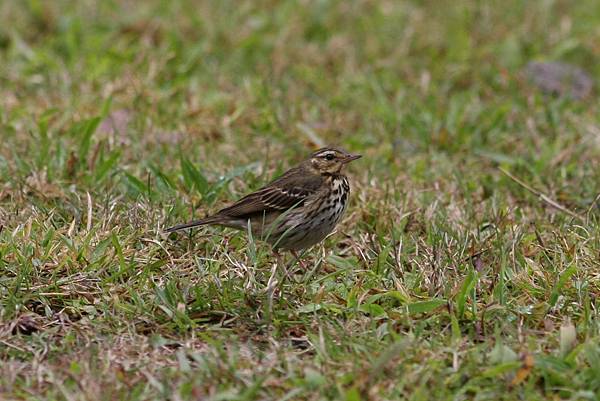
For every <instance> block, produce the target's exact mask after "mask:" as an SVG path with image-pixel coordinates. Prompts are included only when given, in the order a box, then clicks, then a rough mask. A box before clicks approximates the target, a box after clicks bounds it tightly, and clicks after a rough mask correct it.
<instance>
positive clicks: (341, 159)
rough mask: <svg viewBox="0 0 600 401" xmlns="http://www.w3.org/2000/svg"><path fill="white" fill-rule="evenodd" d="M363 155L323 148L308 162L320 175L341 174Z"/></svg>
mask: <svg viewBox="0 0 600 401" xmlns="http://www.w3.org/2000/svg"><path fill="white" fill-rule="evenodd" d="M360 157H361V155H353V154H352V153H348V152H346V151H345V150H342V149H337V148H323V149H319V150H317V151H316V152H315V153H313V154H312V155H311V156H310V159H308V160H307V162H308V164H309V166H310V168H311V169H312V170H313V171H315V172H316V173H318V174H323V175H331V174H339V173H340V172H341V171H342V168H343V167H344V166H345V165H346V164H348V163H350V162H351V161H353V160H356V159H358V158H360Z"/></svg>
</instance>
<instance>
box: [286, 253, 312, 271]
mask: <svg viewBox="0 0 600 401" xmlns="http://www.w3.org/2000/svg"><path fill="white" fill-rule="evenodd" d="M290 253H291V254H292V256H294V259H296V260H295V262H296V263H298V264H299V265H300V268H302V270H306V269H307V268H308V266H306V264H305V263H304V261H303V260H302V259H300V256H301V255H298V252H296V251H290Z"/></svg>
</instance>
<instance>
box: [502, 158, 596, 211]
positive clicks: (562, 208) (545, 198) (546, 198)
mask: <svg viewBox="0 0 600 401" xmlns="http://www.w3.org/2000/svg"><path fill="white" fill-rule="evenodd" d="M498 168H499V170H500V171H501V172H502V173H504V174H505V175H506V176H507V177H508V178H510V179H511V180H513V181H514V182H516V183H517V184H519V185H520V186H522V187H523V188H525V189H526V190H528V191H529V192H531V193H532V194H534V195H537V196H538V197H539V198H540V200H542V201H543V202H546V203H547V204H548V205H550V206H552V207H553V208H555V209H558V210H560V211H561V212H563V213H566V214H568V215H569V216H571V217H573V218H576V219H579V220H581V221H583V222H585V219H584V218H583V216H580V215H579V214H577V213H575V212H574V211H572V210H569V209H567V208H566V207H565V206H563V205H561V204H560V203H558V202H556V201H555V200H553V199H552V198H550V197H549V196H548V195H546V194H544V193H542V192H540V191H538V190H537V189H535V188H533V187H531V186H530V185H529V184H527V183H525V182H523V181H521V180H520V179H519V178H517V177H515V176H514V175H512V174H511V173H510V172H508V171H506V170H504V169H503V168H502V167H498Z"/></svg>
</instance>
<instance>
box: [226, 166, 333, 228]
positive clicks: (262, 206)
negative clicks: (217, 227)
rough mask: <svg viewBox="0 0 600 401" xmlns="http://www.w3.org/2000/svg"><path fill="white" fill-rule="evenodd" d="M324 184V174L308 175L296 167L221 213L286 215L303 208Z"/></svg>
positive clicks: (250, 215) (228, 214) (227, 214)
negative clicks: (294, 208) (292, 210)
mask: <svg viewBox="0 0 600 401" xmlns="http://www.w3.org/2000/svg"><path fill="white" fill-rule="evenodd" d="M322 182H323V178H322V177H321V176H320V175H315V174H306V173H305V172H304V171H303V170H302V169H301V168H295V169H292V170H290V171H288V172H287V173H285V174H284V175H283V176H281V177H280V178H278V179H276V180H275V181H273V182H271V183H270V184H268V185H266V186H265V187H263V188H261V189H259V190H258V191H256V192H253V193H251V194H248V195H246V196H245V197H243V198H242V199H240V200H238V201H237V202H235V203H234V204H233V205H231V206H229V207H226V208H225V209H222V210H220V211H219V212H218V213H217V214H218V215H222V216H228V217H240V218H250V217H252V216H256V215H261V214H268V213H270V212H283V211H285V210H288V209H290V208H292V207H298V206H301V205H302V203H303V202H304V201H305V200H306V198H308V197H309V196H310V195H312V194H314V193H315V192H317V191H318V189H319V188H320V187H321V184H322Z"/></svg>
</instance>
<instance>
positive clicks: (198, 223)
mask: <svg viewBox="0 0 600 401" xmlns="http://www.w3.org/2000/svg"><path fill="white" fill-rule="evenodd" d="M220 222H221V217H220V216H209V217H206V218H204V219H200V220H195V221H191V222H189V223H184V224H178V225H176V226H173V227H169V228H167V229H166V230H165V232H166V233H172V232H174V231H179V230H185V229H186V228H192V227H198V226H204V225H207V224H219V223H220Z"/></svg>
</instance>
